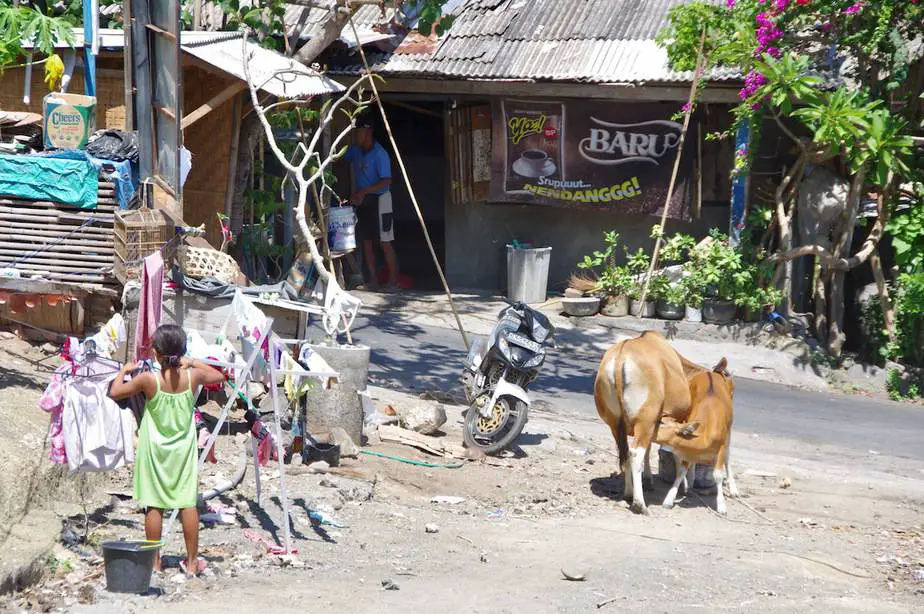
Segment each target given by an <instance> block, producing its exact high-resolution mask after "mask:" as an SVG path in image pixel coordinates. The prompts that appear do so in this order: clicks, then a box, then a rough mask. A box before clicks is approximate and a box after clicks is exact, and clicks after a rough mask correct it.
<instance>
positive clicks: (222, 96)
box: [180, 81, 247, 130]
mask: <svg viewBox="0 0 924 614" xmlns="http://www.w3.org/2000/svg"><path fill="white" fill-rule="evenodd" d="M246 87H247V84H246V83H244V82H243V81H235V82H234V83H232V84H231V85H229V86H228V87H226V88H225V89H223V90H222V91H220V92H218V93H217V94H215V95H214V96H212V97H211V98H209V99H208V100H207V101H205V104H203V105H202V106H200V107H199V108H198V109H196V110H195V111H193V112H191V113H189V114H187V115H186V116H185V117H183V121H182V122H180V128H182V129H183V130H186V129H187V128H189V127H190V126H192V125H193V124H195V123H196V122H197V121H199V120H200V119H202V118H203V117H205V116H206V115H208V114H209V113H211V112H212V111H214V110H215V109H217V108H218V107H220V106H221V105H223V104H224V103H225V102H227V101H228V100H230V99H231V98H232V97H234V96H235V95H236V94H237V93H238V92H240V91H242V90H244V88H246ZM232 121H233V120H232Z"/></svg>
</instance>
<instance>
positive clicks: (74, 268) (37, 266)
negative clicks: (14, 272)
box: [0, 256, 110, 275]
mask: <svg viewBox="0 0 924 614" xmlns="http://www.w3.org/2000/svg"><path fill="white" fill-rule="evenodd" d="M17 258H19V256H0V263H3V264H12V263H14V262H16V259H17ZM52 262H56V263H55V264H45V263H44V262H43V259H41V258H39V257H38V256H36V257H35V258H34V259H30V260H28V261H26V262H22V263H20V264H17V265H16V268H17V269H20V270H22V271H50V272H52V273H92V274H95V275H99V274H101V273H102V271H103V270H105V269H107V268H110V266H109V265H106V266H95V267H93V266H80V265H77V264H73V265H68V264H66V263H63V262H61V261H52Z"/></svg>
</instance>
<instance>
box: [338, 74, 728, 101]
mask: <svg viewBox="0 0 924 614" xmlns="http://www.w3.org/2000/svg"><path fill="white" fill-rule="evenodd" d="M331 78H332V79H333V80H334V81H337V82H338V83H341V84H343V85H346V86H347V87H349V86H350V85H353V83H355V82H356V80H357V79H358V77H354V76H337V77H335V76H332V75H331ZM377 87H378V89H379V91H380V92H383V93H392V92H406V93H420V94H438V95H441V96H452V95H470V96H478V97H483V96H505V97H520V96H541V97H543V98H559V97H563V98H594V99H606V100H624V101H636V102H637V101H650V102H661V101H677V102H686V101H687V98H689V96H690V85H689V84H686V83H684V84H680V83H678V84H677V85H673V84H671V85H659V84H657V83H647V84H645V87H637V86H635V85H619V84H605V83H547V82H540V83H531V82H529V81H503V80H500V79H497V80H490V81H489V80H484V81H475V80H463V79H414V78H410V79H405V78H401V77H392V78H389V79H388V80H387V81H382V82H380V83H379V84H378V85H377ZM739 89H740V85H739V86H735V85H725V84H720V83H712V84H710V85H709V87H706V88H703V91H702V94H701V95H700V97H699V98H700V102H714V103H720V104H736V103H738V102H740V100H739V99H738V90H739Z"/></svg>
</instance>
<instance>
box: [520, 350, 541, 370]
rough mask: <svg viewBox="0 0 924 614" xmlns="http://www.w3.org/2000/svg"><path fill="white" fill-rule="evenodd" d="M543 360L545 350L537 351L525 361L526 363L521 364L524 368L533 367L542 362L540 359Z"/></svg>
mask: <svg viewBox="0 0 924 614" xmlns="http://www.w3.org/2000/svg"><path fill="white" fill-rule="evenodd" d="M543 360H545V352H539V353H538V354H536V355H535V356H533V357H532V358H530V359H529V360H527V361H526V364H524V365H523V368H524V369H533V368H535V367H538V366H539V365H541V364H542V361H543Z"/></svg>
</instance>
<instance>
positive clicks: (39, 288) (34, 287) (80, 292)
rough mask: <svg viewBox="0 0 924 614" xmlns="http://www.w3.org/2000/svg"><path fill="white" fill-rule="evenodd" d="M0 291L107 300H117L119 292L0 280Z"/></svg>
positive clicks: (43, 281)
mask: <svg viewBox="0 0 924 614" xmlns="http://www.w3.org/2000/svg"><path fill="white" fill-rule="evenodd" d="M0 290H6V291H8V292H19V293H24V294H63V295H65V296H73V297H76V298H81V297H84V296H87V295H89V294H94V293H95V294H100V295H101V296H105V297H107V298H119V297H120V296H121V295H120V294H119V292H117V291H115V290H112V289H110V288H104V287H102V286H98V285H89V284H62V283H59V282H54V281H47V280H38V279H6V278H0Z"/></svg>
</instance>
